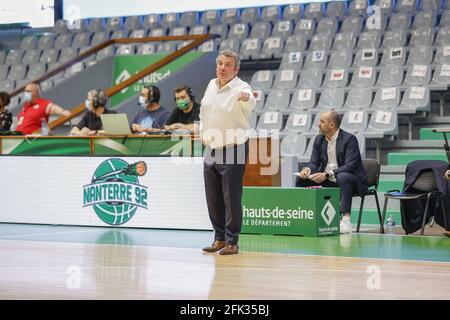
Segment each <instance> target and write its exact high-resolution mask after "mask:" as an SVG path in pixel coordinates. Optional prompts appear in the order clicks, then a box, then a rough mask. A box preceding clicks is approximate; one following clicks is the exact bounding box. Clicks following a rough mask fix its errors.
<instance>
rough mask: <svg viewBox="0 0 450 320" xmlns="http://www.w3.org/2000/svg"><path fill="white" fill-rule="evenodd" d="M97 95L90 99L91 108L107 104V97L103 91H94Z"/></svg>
mask: <svg viewBox="0 0 450 320" xmlns="http://www.w3.org/2000/svg"><path fill="white" fill-rule="evenodd" d="M96 91H97V93H96V94H94V96H93V97H92V100H93V101H92V108H94V109H96V108H98V107H99V106H102V107H104V106H105V105H106V103H107V102H108V96H107V95H106V94H105V92H104V91H103V90H100V89H99V90H96Z"/></svg>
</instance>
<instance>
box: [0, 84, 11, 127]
mask: <svg viewBox="0 0 450 320" xmlns="http://www.w3.org/2000/svg"><path fill="white" fill-rule="evenodd" d="M10 100H11V97H10V95H9V93H7V92H0V130H3V131H9V130H10V129H11V124H12V114H11V112H10V111H9V110H6V107H7V106H8V105H9V101H10Z"/></svg>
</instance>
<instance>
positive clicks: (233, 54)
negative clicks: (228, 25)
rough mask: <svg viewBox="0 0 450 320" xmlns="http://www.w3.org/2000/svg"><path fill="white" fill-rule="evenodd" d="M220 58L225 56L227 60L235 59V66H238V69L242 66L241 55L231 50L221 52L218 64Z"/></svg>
mask: <svg viewBox="0 0 450 320" xmlns="http://www.w3.org/2000/svg"><path fill="white" fill-rule="evenodd" d="M220 56H224V57H227V58H233V59H234V64H235V65H236V67H240V66H241V58H239V55H238V54H237V53H236V52H234V51H231V50H222V51H220V53H219V55H218V56H217V59H216V62H217V61H218V60H219V57H220Z"/></svg>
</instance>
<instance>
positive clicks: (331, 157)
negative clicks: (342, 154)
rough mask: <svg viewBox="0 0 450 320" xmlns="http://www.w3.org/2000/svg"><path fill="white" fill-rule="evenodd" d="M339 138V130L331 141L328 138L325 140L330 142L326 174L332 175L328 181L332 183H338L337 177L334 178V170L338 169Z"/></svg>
mask: <svg viewBox="0 0 450 320" xmlns="http://www.w3.org/2000/svg"><path fill="white" fill-rule="evenodd" d="M338 136H339V129H338V130H337V131H336V132H335V133H334V135H333V136H332V137H331V140H328V138H326V137H325V139H327V141H328V146H327V154H328V163H327V166H326V167H325V172H326V173H328V174H329V175H330V177H329V178H328V179H329V180H330V181H332V182H336V177H335V176H334V172H333V170H334V169H337V168H338V164H337V155H336V142H337V138H338Z"/></svg>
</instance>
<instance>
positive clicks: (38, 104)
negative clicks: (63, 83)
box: [16, 83, 70, 134]
mask: <svg viewBox="0 0 450 320" xmlns="http://www.w3.org/2000/svg"><path fill="white" fill-rule="evenodd" d="M22 101H23V103H24V104H23V108H22V111H20V113H19V115H18V116H17V118H18V122H17V128H16V131H19V132H22V133H23V134H32V133H33V132H35V131H36V130H38V129H40V128H41V119H42V118H44V119H45V120H46V121H47V122H48V118H49V116H50V115H59V116H64V117H68V116H70V111H67V110H64V109H63V108H61V107H60V106H58V105H56V104H54V103H53V102H52V101H50V100H47V99H44V98H42V97H41V92H40V90H39V86H38V85H37V84H35V83H29V84H27V85H26V86H25V92H24V93H23V97H22Z"/></svg>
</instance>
